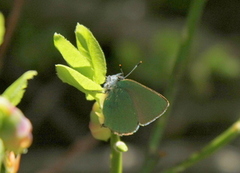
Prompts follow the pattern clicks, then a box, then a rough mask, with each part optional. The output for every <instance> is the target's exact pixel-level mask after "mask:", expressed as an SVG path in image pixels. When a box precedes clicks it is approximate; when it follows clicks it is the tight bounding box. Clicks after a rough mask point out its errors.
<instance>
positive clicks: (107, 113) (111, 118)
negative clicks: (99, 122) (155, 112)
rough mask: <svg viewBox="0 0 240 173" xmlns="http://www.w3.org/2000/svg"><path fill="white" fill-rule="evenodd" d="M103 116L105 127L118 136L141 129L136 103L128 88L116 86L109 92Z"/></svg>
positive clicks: (104, 104)
mask: <svg viewBox="0 0 240 173" xmlns="http://www.w3.org/2000/svg"><path fill="white" fill-rule="evenodd" d="M120 82H122V81H119V82H118V83H120ZM118 83H117V84H118ZM103 114H104V126H106V127H108V128H109V129H111V130H112V131H113V132H114V133H116V134H118V135H130V134H132V133H134V132H135V131H137V129H138V127H139V123H138V117H137V113H136V110H135V108H134V103H133V101H132V98H131V95H129V93H128V92H127V91H126V88H121V87H118V86H115V87H114V88H113V89H112V90H111V91H109V92H108V95H107V97H106V98H105V100H104V103H103Z"/></svg>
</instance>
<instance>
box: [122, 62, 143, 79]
mask: <svg viewBox="0 0 240 173" xmlns="http://www.w3.org/2000/svg"><path fill="white" fill-rule="evenodd" d="M141 64H142V61H139V63H138V64H137V65H135V67H133V69H132V70H131V71H130V72H129V73H128V74H127V75H126V76H124V78H127V77H128V76H129V75H130V74H132V72H133V71H134V70H135V69H136V68H137V67H138V66H139V65H141Z"/></svg>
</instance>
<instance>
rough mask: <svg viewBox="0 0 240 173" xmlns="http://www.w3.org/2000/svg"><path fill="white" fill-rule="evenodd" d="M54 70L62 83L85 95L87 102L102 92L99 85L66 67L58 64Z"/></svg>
mask: <svg viewBox="0 0 240 173" xmlns="http://www.w3.org/2000/svg"><path fill="white" fill-rule="evenodd" d="M56 70H57V75H58V77H59V78H60V79H61V80H62V81H63V82H65V83H67V84H69V85H71V86H74V87H75V88H77V89H78V90H80V91H82V92H83V93H85V94H86V95H87V100H93V99H96V97H97V94H99V93H100V92H102V90H103V88H102V87H101V86H100V85H99V84H97V83H95V82H94V81H92V80H91V79H89V78H87V77H86V76H84V75H82V74H81V73H79V72H78V71H76V70H74V69H72V68H70V67H68V66H65V65H61V64H58V65H56ZM89 95H90V96H89Z"/></svg>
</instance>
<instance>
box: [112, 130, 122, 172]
mask: <svg viewBox="0 0 240 173" xmlns="http://www.w3.org/2000/svg"><path fill="white" fill-rule="evenodd" d="M110 140H111V142H110V145H111V155H110V159H111V171H110V172H111V173H122V152H119V151H117V150H116V143H117V142H118V141H120V137H119V136H118V135H115V134H113V133H112V135H111V139H110Z"/></svg>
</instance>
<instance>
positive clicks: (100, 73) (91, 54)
mask: <svg viewBox="0 0 240 173" xmlns="http://www.w3.org/2000/svg"><path fill="white" fill-rule="evenodd" d="M75 35H76V40H77V47H78V50H79V51H80V52H81V54H82V55H83V56H84V57H87V59H88V60H89V62H90V64H91V67H92V70H93V78H92V79H93V81H95V82H96V83H98V84H102V83H103V82H104V81H105V75H106V62H105V57H104V54H103V51H102V49H101V47H100V45H99V43H98V42H97V40H96V39H95V37H94V36H93V34H92V33H91V31H89V29H87V28H86V27H85V26H83V25H80V24H79V23H78V24H77V26H76V30H75Z"/></svg>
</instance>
